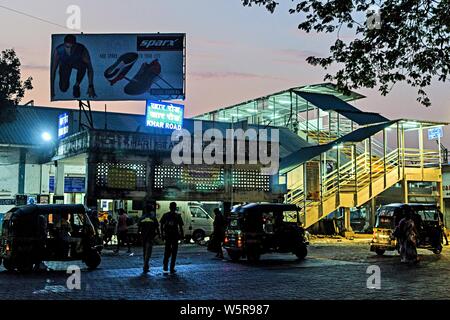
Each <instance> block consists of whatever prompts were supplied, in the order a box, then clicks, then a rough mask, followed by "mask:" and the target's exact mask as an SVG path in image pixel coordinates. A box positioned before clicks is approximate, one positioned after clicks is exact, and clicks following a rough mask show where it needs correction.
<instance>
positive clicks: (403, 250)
mask: <svg viewBox="0 0 450 320" xmlns="http://www.w3.org/2000/svg"><path fill="white" fill-rule="evenodd" d="M393 235H394V236H395V237H396V238H397V239H398V241H399V244H400V258H401V262H402V263H406V262H414V263H416V262H418V261H419V258H418V256H417V236H418V231H417V228H416V223H415V222H414V219H413V211H412V209H411V208H409V207H407V208H405V215H404V218H403V219H401V220H400V223H399V224H398V226H397V227H396V228H395V230H394V233H393Z"/></svg>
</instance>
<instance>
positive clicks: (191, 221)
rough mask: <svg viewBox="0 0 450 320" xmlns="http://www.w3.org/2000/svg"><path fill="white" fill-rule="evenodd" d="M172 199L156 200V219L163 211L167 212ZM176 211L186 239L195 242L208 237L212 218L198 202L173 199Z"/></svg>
mask: <svg viewBox="0 0 450 320" xmlns="http://www.w3.org/2000/svg"><path fill="white" fill-rule="evenodd" d="M171 202H173V201H156V217H157V218H158V221H160V220H161V217H162V216H163V214H164V213H166V212H169V211H170V209H169V205H170V203H171ZM174 202H176V204H177V211H178V212H179V213H180V214H181V218H182V219H183V223H184V235H185V237H186V240H188V241H189V240H190V239H192V240H194V241H195V242H198V241H201V240H203V239H204V238H205V237H210V236H211V234H212V232H213V222H214V220H213V218H211V216H210V215H209V214H208V213H207V212H206V211H205V210H204V209H203V208H202V204H201V203H200V202H192V201H174Z"/></svg>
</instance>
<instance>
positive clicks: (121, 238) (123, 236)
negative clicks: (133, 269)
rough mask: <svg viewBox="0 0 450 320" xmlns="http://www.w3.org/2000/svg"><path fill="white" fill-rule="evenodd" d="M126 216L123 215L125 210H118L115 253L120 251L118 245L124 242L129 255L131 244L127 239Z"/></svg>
mask: <svg viewBox="0 0 450 320" xmlns="http://www.w3.org/2000/svg"><path fill="white" fill-rule="evenodd" d="M127 222H128V215H127V214H126V213H125V210H124V209H122V208H120V209H119V219H118V223H117V249H116V253H118V252H119V250H120V244H121V243H124V242H126V243H127V246H128V251H127V253H131V243H130V240H129V239H128V223H127Z"/></svg>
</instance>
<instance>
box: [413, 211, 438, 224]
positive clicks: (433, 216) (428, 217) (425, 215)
mask: <svg viewBox="0 0 450 320" xmlns="http://www.w3.org/2000/svg"><path fill="white" fill-rule="evenodd" d="M416 211H417V213H418V214H419V215H420V217H421V218H422V220H423V221H435V220H437V212H436V210H435V209H420V210H416Z"/></svg>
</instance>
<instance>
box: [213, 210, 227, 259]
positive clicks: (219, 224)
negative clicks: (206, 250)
mask: <svg viewBox="0 0 450 320" xmlns="http://www.w3.org/2000/svg"><path fill="white" fill-rule="evenodd" d="M213 227H214V230H213V241H214V242H215V245H216V248H217V254H216V258H220V259H223V251H222V243H223V240H224V239H225V217H224V216H223V214H222V212H221V211H220V209H219V208H215V209H214V224H213Z"/></svg>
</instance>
